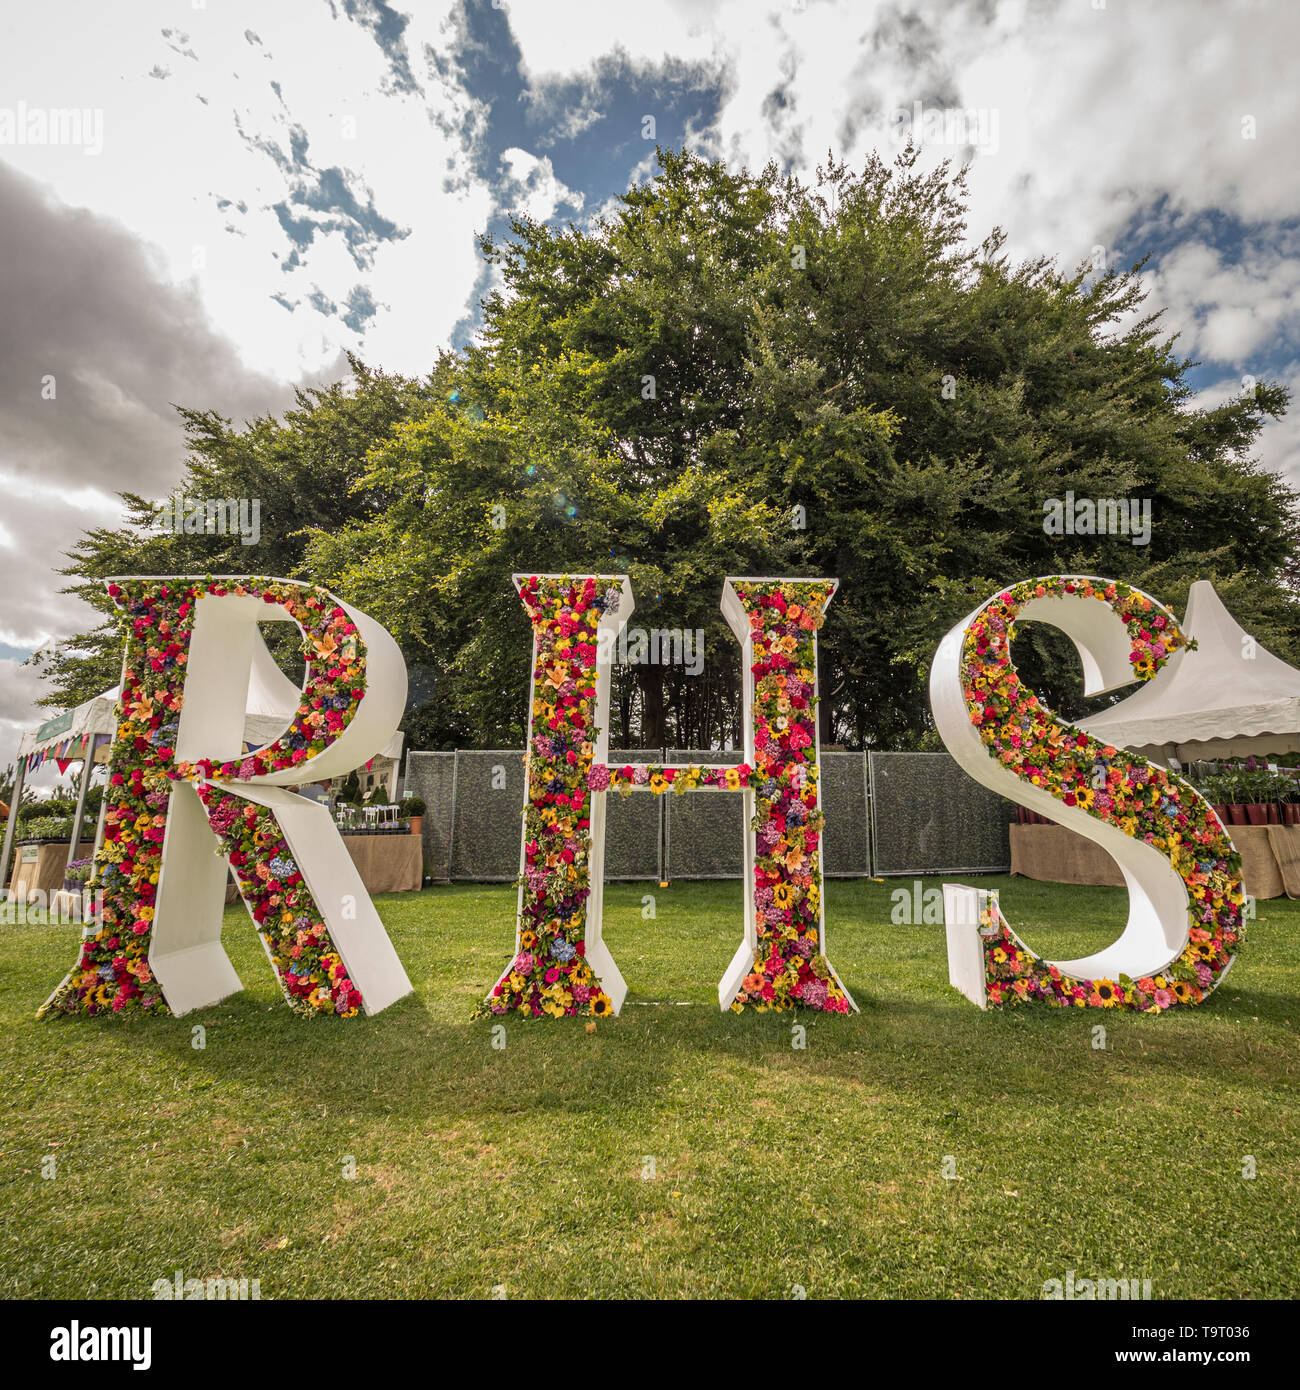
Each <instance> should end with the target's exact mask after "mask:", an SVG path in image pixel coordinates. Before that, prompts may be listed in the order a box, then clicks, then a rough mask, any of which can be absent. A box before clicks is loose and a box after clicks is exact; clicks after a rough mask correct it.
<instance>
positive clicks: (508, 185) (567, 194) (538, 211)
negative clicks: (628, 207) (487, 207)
mask: <svg viewBox="0 0 1300 1390" xmlns="http://www.w3.org/2000/svg"><path fill="white" fill-rule="evenodd" d="M501 167H502V168H503V169H504V170H505V179H504V192H503V203H504V206H505V208H506V209H507V210H508V211H511V212H517V213H520V214H522V215H523V216H526V217H531V218H532V219H533V220H534V221H536V222H545V221H546V220H547V219H548V218H551V217H554V216H555V214H556V213H557V212H558V211H559V209H560V208H561V207H570V208H572V209H573V210H574V212H581V211H582V202H583V197H582V194H581V193H576V192H574V190H573V189H571V188H566V187H565V185H564V184H563V183H561V182H560V180H559V179H557V178H556V177H555V170H554V169H553V168H552V167H551V161H550V159H549V158H548V157H542V158H540V159H539V158H538V156H537V155H535V154H529V153H528V151H527V150H521V149H519V148H518V147H512V148H511V149H508V150H503V151H502V153H501Z"/></svg>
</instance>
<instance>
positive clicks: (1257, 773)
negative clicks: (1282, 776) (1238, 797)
mask: <svg viewBox="0 0 1300 1390" xmlns="http://www.w3.org/2000/svg"><path fill="white" fill-rule="evenodd" d="M1272 783H1273V778H1272V776H1271V774H1270V773H1269V771H1268V769H1267V768H1256V767H1250V766H1249V765H1248V766H1247V771H1246V772H1245V773H1243V774H1242V784H1243V786H1244V788H1245V791H1244V797H1245V802H1246V820H1247V824H1249V825H1267V824H1268V803H1269V800H1270V798H1271V795H1272Z"/></svg>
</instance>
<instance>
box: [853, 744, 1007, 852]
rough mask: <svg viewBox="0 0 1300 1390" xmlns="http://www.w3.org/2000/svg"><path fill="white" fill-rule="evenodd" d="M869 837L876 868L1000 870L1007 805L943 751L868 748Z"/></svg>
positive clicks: (1005, 848) (1004, 845) (1004, 850)
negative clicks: (899, 751)
mask: <svg viewBox="0 0 1300 1390" xmlns="http://www.w3.org/2000/svg"><path fill="white" fill-rule="evenodd" d="M868 780H869V783H870V788H871V843H872V851H873V853H872V858H873V862H874V864H875V868H876V873H877V874H879V875H881V876H884V875H887V874H947V873H976V872H979V871H984V872H989V873H1005V872H1007V871H1008V870H1009V869H1010V868H1011V843H1010V836H1009V834H1008V831H1007V826H1008V824H1009V822H1010V819H1011V812H1010V806H1011V803H1010V802H1008V801H1005V800H1003V798H1002V797H1000V796H998V795H996V794H995V793H993V792H991V791H989V790H988V789H987V788H986V787H982V786H981V785H980V784H979V783H978V782H976V781H975V779H974V778H973V777H970V776H968V775H967V774H966V773H965V772H963V771H962V770H961V768H960V767H958V766H957V763H956V762H955V761H954V760H953V759H952V758H951V757H949V756H948V754H947V753H872V754H870V755H869V759H868Z"/></svg>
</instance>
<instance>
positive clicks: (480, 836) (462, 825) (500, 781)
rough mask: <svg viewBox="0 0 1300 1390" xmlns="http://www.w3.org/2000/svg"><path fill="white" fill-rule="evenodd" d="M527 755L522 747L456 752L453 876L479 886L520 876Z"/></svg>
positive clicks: (452, 841)
mask: <svg viewBox="0 0 1300 1390" xmlns="http://www.w3.org/2000/svg"><path fill="white" fill-rule="evenodd" d="M523 808H524V755H523V753H522V751H521V750H520V749H518V748H495V749H489V750H488V751H486V752H467V751H465V750H463V749H462V750H459V751H458V752H457V753H456V804H455V807H454V808H453V813H452V833H451V876H452V878H454V879H472V880H474V881H475V882H478V883H508V882H512V881H513V880H514V879H516V878H518V877H519V844H520V841H519V835H520V818H521V817H522V815H523Z"/></svg>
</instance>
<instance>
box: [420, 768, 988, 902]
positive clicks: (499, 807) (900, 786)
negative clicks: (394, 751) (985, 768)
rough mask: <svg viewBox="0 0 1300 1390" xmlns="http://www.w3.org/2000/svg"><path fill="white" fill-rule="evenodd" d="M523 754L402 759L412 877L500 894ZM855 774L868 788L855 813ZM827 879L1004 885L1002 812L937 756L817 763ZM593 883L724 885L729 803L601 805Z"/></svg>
mask: <svg viewBox="0 0 1300 1390" xmlns="http://www.w3.org/2000/svg"><path fill="white" fill-rule="evenodd" d="M522 759H523V755H522V753H521V752H520V751H519V750H518V749H513V748H510V749H496V750H491V751H488V752H466V751H461V752H457V753H420V752H412V753H409V754H408V755H407V772H406V791H407V793H408V794H410V795H415V796H420V797H422V798H423V799H424V801H425V802H426V804H427V807H428V809H427V811H426V813H425V818H424V854H425V866H426V872H428V873H430V874H432V875H433V876H434V877H435V878H438V879H457V880H459V879H466V880H471V881H480V882H511V881H513V880H514V878H515V877H516V875H517V873H518V870H519V825H520V810H521V808H522V806H523V799H524V771H523V760H522ZM665 761H666V762H669V763H676V764H686V763H690V762H696V763H721V764H724V765H727V766H734V765H735V764H737V763H739V762H740V761H741V754H740V753H722V752H717V751H709V750H692V749H671V748H670V749H668V750H666V751H665V750H663V749H658V748H652V749H646V748H641V749H616V750H611V751H610V754H609V762H610V764H611V765H612V766H622V765H624V764H626V763H651V762H654V763H658V762H665ZM864 772H865V773H867V781H868V782H869V784H870V788H871V797H870V800H869V801H868V798H867V795H866V788H865V786H864ZM822 804H823V806H824V808H825V811H826V834H825V839H824V861H823V863H824V870H825V873H826V874H827V876H828V877H843V878H848V877H863V876H866V875H868V874H870V873H872V872H873V871H874V872H875V873H877V874H880V875H887V874H935V873H959V872H969V873H974V872H979V871H981V870H983V871H986V872H1005V871H1006V870H1007V869H1008V868H1009V867H1010V862H1011V855H1010V846H1009V842H1008V835H1007V825H1008V822H1009V821H1010V818H1011V813H1010V803H1009V802H1006V801H1004V800H1003V799H1002V798H1001V797H998V796H995V795H994V794H993V793H992V792H989V791H987V790H986V789H985V788H983V787H981V786H980V785H979V784H978V783H977V782H975V781H973V780H972V779H971V778H970V777H968V776H967V775H966V774H965V773H964V772H962V771H961V769H960V768H959V767H958V766H957V764H956V763H955V762H954V761H953V760H952V759H951V758H950V757H949V756H948V755H947V754H946V753H872V754H870V755H869V756H868V755H866V754H863V753H823V754H822ZM606 805H607V811H608V814H607V820H606V831H605V833H606V842H605V877H606V878H607V879H639V880H644V879H656V880H657V879H659V878H679V879H692V878H738V877H739V876H740V874H741V873H742V871H743V867H744V839H743V836H744V835H747V834H749V833H750V832H749V830H748V827H747V826H745V825H744V823H743V820H744V813H743V799H742V798H741V797H740V796H738V795H734V794H732V793H729V792H703V791H700V792H688V793H686V794H684V795H681V796H678V795H676V794H674V793H672V792H667V793H665V794H664V795H663V796H654V795H652V794H651V793H650V792H648V791H637V792H633V793H631V794H630V795H629V796H627V797H626V798H625V797H622V796H620V795H619V794H618V793H617V792H613V793H611V794H610V795H609V797H608V799H607V802H606Z"/></svg>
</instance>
